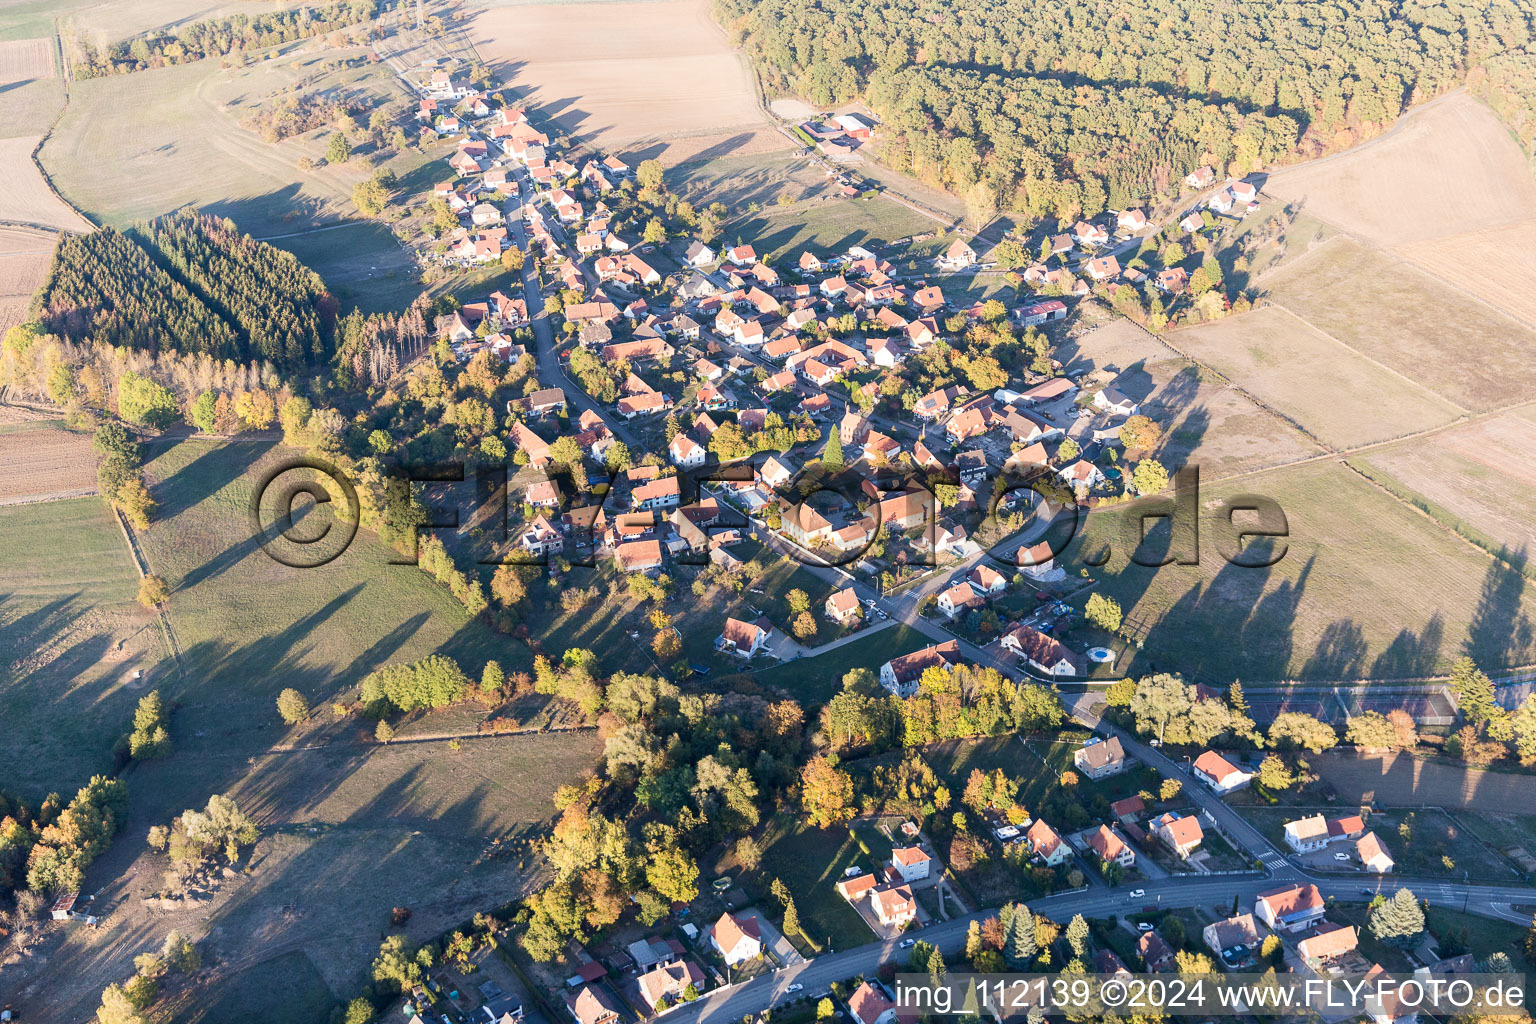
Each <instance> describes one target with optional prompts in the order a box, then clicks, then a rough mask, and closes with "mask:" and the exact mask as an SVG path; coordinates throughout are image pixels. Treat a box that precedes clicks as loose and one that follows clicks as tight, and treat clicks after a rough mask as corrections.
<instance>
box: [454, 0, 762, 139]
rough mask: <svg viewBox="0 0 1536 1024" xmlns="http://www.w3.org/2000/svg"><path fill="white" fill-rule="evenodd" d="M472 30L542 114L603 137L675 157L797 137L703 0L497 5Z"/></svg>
mask: <svg viewBox="0 0 1536 1024" xmlns="http://www.w3.org/2000/svg"><path fill="white" fill-rule="evenodd" d="M466 31H467V32H468V34H469V37H470V39H471V40H472V41H473V42H474V44H475V48H476V49H477V50H478V51H479V53H480V56H481V58H482V59H484V60H485V61H486V63H487V64H489V65H490V66H491V68H492V70H493V71H496V72H499V73H500V74H502V75H504V76H505V77H506V78H507V80H508V81H509V82H510V83H511V86H512V88H513V89H514V90H516V91H517V92H518V94H519V95H520V96H521V97H523V98H524V99H525V100H526V101H527V102H528V103H529V104H530V106H531V107H533V108H535V109H536V111H537V113H538V114H539V115H541V116H543V117H545V118H550V119H553V120H554V122H555V123H556V124H558V125H559V126H560V127H561V128H563V129H564V130H565V131H567V132H570V133H572V134H573V135H575V136H578V137H580V138H581V139H582V140H584V141H588V142H591V143H592V144H594V145H596V146H599V147H602V148H605V149H611V150H617V151H620V152H626V153H630V154H633V155H639V156H646V157H650V156H654V157H658V158H659V159H661V160H662V162H663V163H668V164H675V163H678V162H680V161H681V160H684V159H687V160H698V159H704V158H707V155H724V154H725V153H729V152H736V151H738V147H749V149H748V151H755V152H762V151H765V150H766V149H768V148H770V147H771V148H775V149H788V148H789V145H790V144H789V140H788V139H786V138H784V137H783V136H780V135H778V133H777V132H775V131H773V129H772V128H771V126H769V124H768V122H767V120H766V118H765V117H764V116H763V114H762V112H761V111H760V110H759V109H758V106H757V99H756V96H755V95H754V92H753V85H752V80H751V78H750V76H749V75H748V72H747V69H746V66H745V64H744V63H743V62H742V59H741V57H740V56H739V55H738V54H736V53H735V52H734V51H732V50H731V49H730V47H729V46H727V45H726V41H725V38H724V36H723V35H722V34H721V32H720V30H719V28H717V27H716V26H715V24H714V22H713V21H712V20H711V19H710V16H709V10H708V5H707V4H704V3H701V2H699V0H664V2H660V3H577V4H522V5H517V6H498V7H488V8H486V9H484V10H480V11H478V12H476V13H475V14H474V15H473V16H472V17H471V18H470V20H469V22H468V24H467V26H466ZM693 139H698V140H705V141H704V144H703V145H702V146H701V145H700V144H699V143H697V142H690V141H688V140H693ZM673 150H676V151H677V152H675V153H674V152H673Z"/></svg>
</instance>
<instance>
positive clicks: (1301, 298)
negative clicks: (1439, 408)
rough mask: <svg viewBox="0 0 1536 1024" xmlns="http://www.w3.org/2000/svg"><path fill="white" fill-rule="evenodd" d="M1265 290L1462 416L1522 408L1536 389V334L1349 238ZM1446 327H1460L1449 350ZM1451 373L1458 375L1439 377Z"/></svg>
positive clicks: (1271, 282) (1284, 274) (1273, 280)
mask: <svg viewBox="0 0 1536 1024" xmlns="http://www.w3.org/2000/svg"><path fill="white" fill-rule="evenodd" d="M1361 282H1369V287H1368V288H1362V287H1361V286H1360V285H1361ZM1265 284H1266V286H1267V289H1268V292H1269V295H1270V297H1271V299H1272V300H1273V301H1274V302H1276V303H1278V304H1279V305H1282V306H1284V307H1286V308H1287V309H1289V310H1291V311H1292V312H1294V313H1296V314H1297V315H1298V316H1300V317H1302V318H1304V319H1305V320H1307V321H1308V322H1309V323H1311V324H1312V325H1313V326H1314V327H1317V328H1319V329H1321V330H1323V331H1326V332H1327V333H1328V334H1330V335H1332V336H1333V337H1334V338H1337V339H1338V340H1339V341H1341V342H1343V343H1344V344H1346V345H1348V346H1350V347H1351V348H1353V349H1354V350H1355V351H1357V352H1359V353H1360V354H1361V355H1363V356H1366V357H1367V358H1370V359H1374V360H1376V361H1378V362H1380V363H1382V364H1383V365H1385V366H1388V367H1390V368H1391V369H1393V370H1396V371H1397V372H1398V373H1401V374H1402V375H1404V376H1406V377H1408V378H1411V379H1413V380H1415V381H1417V382H1419V383H1420V384H1422V385H1424V386H1425V387H1427V388H1430V389H1432V390H1434V391H1437V392H1438V393H1440V394H1441V395H1444V396H1445V397H1446V398H1448V399H1450V400H1451V401H1453V402H1455V403H1457V404H1458V405H1461V406H1462V407H1464V408H1467V409H1472V410H1474V411H1482V410H1485V409H1490V408H1494V407H1497V406H1500V405H1504V404H1506V403H1509V402H1513V401H1519V400H1520V399H1521V398H1522V396H1527V395H1529V394H1530V393H1531V389H1532V386H1533V384H1536V375H1533V371H1532V366H1533V365H1536V362H1533V358H1532V357H1533V356H1536V332H1533V331H1531V330H1530V329H1529V328H1527V327H1525V326H1523V325H1522V324H1520V323H1519V322H1518V321H1516V320H1514V319H1512V318H1510V317H1508V316H1505V315H1504V314H1502V313H1499V312H1497V311H1496V310H1494V309H1493V308H1491V307H1490V306H1488V305H1486V304H1484V303H1481V302H1479V301H1477V300H1476V299H1473V298H1471V297H1470V296H1467V295H1464V294H1462V293H1461V292H1459V291H1457V290H1455V289H1453V288H1450V287H1447V286H1446V285H1444V284H1442V283H1441V282H1440V281H1438V280H1436V279H1435V278H1434V277H1433V276H1431V275H1430V274H1429V273H1427V272H1425V271H1422V270H1419V269H1418V268H1416V267H1414V266H1413V265H1412V264H1410V263H1408V262H1406V261H1403V260H1399V259H1396V258H1395V257H1393V256H1391V255H1389V254H1387V253H1384V252H1379V251H1376V250H1371V249H1367V248H1365V247H1364V246H1362V245H1360V244H1358V243H1356V242H1354V241H1352V240H1350V239H1348V238H1335V239H1333V241H1331V242H1329V243H1328V245H1327V246H1326V247H1324V248H1323V249H1320V250H1318V251H1316V252H1315V253H1314V254H1313V255H1312V256H1310V257H1308V258H1307V259H1305V260H1300V261H1297V262H1296V263H1294V264H1292V266H1291V267H1290V268H1289V269H1287V270H1285V271H1281V272H1279V273H1278V274H1275V275H1273V276H1271V277H1267V278H1266V280H1265ZM1444 324H1455V325H1456V330H1455V332H1454V337H1453V338H1451V339H1449V344H1448V339H1447V337H1446V332H1445V331H1444V330H1443V329H1442V325H1444ZM1446 366H1454V367H1456V371H1455V372H1451V373H1446V372H1441V368H1443V367H1446Z"/></svg>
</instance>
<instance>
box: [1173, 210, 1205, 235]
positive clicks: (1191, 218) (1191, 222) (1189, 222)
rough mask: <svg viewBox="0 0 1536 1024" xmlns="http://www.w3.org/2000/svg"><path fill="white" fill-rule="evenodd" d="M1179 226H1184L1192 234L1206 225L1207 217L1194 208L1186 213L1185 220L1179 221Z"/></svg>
mask: <svg viewBox="0 0 1536 1024" xmlns="http://www.w3.org/2000/svg"><path fill="white" fill-rule="evenodd" d="M1179 227H1181V228H1183V229H1184V230H1185V231H1187V232H1189V233H1190V234H1194V233H1195V232H1197V231H1199V230H1200V229H1201V228H1203V227H1205V219H1204V218H1203V217H1201V216H1200V214H1199V213H1198V212H1195V211H1193V210H1192V211H1190V212H1189V213H1186V214H1185V215H1184V219H1183V220H1181V221H1179Z"/></svg>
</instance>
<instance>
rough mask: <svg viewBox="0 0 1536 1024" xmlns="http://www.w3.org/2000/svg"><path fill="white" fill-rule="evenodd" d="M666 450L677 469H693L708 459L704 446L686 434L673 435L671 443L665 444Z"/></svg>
mask: <svg viewBox="0 0 1536 1024" xmlns="http://www.w3.org/2000/svg"><path fill="white" fill-rule="evenodd" d="M667 452H668V454H670V455H671V456H672V463H673V465H675V466H677V467H678V468H679V469H694V468H696V467H698V466H702V465H704V463H705V462H707V461H708V460H709V453H708V452H707V451H705V450H704V446H703V445H701V444H699V443H698V442H697V441H695V440H694V439H693V438H691V437H689V436H688V435H687V434H678V435H677V436H676V437H674V438H673V439H672V443H671V444H669V445H667Z"/></svg>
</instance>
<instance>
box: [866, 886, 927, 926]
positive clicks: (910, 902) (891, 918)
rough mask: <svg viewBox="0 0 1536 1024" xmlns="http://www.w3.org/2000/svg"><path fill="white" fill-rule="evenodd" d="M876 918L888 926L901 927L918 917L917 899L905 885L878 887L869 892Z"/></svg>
mask: <svg viewBox="0 0 1536 1024" xmlns="http://www.w3.org/2000/svg"><path fill="white" fill-rule="evenodd" d="M869 902H870V905H871V906H873V907H874V909H875V918H876V919H877V920H878V921H879V922H880V923H881V924H883V925H885V926H886V927H888V928H901V927H903V926H905V925H906V924H907V923H908V922H910V921H913V920H916V918H917V900H916V899H914V898H913V896H912V890H911V889H909V888H907V887H906V886H904V885H893V886H889V887H886V888H883V889H876V890H875V891H874V892H872V893H870V894H869Z"/></svg>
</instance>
